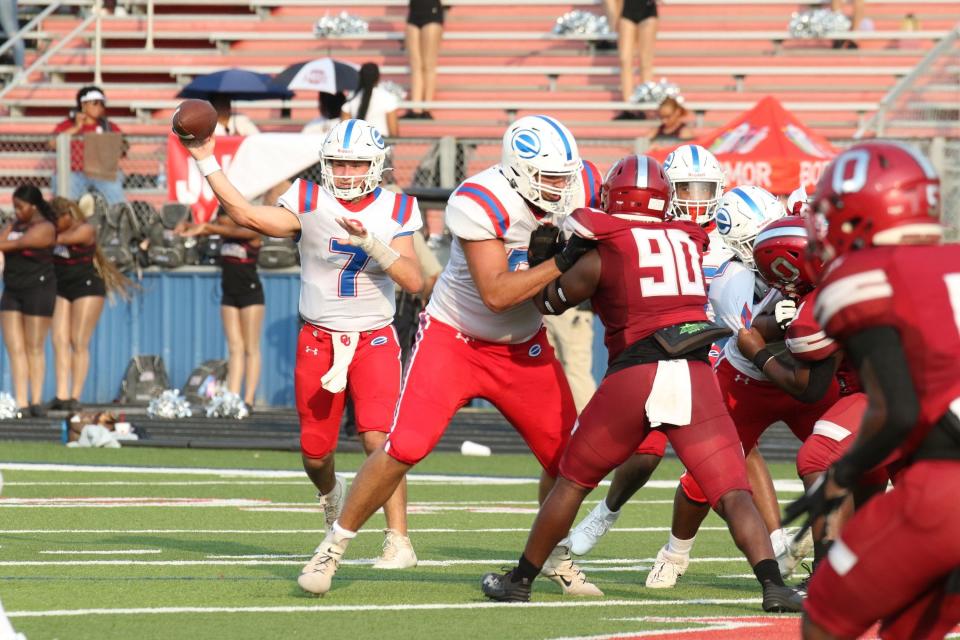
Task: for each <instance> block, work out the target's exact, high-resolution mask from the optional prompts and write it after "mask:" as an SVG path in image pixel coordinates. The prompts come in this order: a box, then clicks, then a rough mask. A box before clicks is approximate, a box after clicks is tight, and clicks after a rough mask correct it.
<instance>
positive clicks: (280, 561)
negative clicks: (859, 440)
mask: <svg viewBox="0 0 960 640" xmlns="http://www.w3.org/2000/svg"><path fill="white" fill-rule="evenodd" d="M213 557H216V556H213ZM309 557H310V555H309V554H303V555H279V554H278V555H254V556H227V558H228V559H217V560H135V559H129V560H72V561H70V560H68V561H65V560H2V561H0V567H43V566H48V565H56V566H72V567H80V566H98V565H103V566H111V565H123V566H130V567H134V566H137V567H205V566H211V567H214V566H224V565H230V566H265V565H266V566H271V565H297V566H299V565H301V564H303V561H304V560H306V559H308V558H309ZM654 560H655V558H616V559H602V560H589V559H585V560H578V561H577V562H578V564H582V565H583V566H585V567H589V566H592V565H599V566H603V565H617V564H620V565H623V564H631V565H632V564H634V563H636V562H653V561H654ZM375 561H376V558H358V559H354V560H344V561H343V562H342V563H341V564H344V565H355V566H365V565H370V564H373V563H374V562H375ZM515 561H516V559H515V558H514V559H493V560H490V559H480V560H420V561H419V562H418V563H417V564H418V566H421V567H456V566H462V565H480V566H486V565H490V566H500V565H507V564H513V563H514V562H515ZM690 561H691V562H736V561H743V558H691V559H690ZM731 577H733V576H731ZM750 577H751V578H752V577H753V576H752V575H751V576H750Z"/></svg>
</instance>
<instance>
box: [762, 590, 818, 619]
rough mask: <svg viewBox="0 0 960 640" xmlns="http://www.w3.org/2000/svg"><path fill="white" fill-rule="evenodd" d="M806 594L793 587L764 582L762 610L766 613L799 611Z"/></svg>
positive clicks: (801, 608)
mask: <svg viewBox="0 0 960 640" xmlns="http://www.w3.org/2000/svg"><path fill="white" fill-rule="evenodd" d="M806 596H807V594H806V593H804V592H803V591H800V590H798V589H795V588H793V587H787V586H784V585H779V584H772V583H769V582H768V583H766V584H764V585H763V604H762V606H763V610H764V611H766V612H767V613H799V612H801V611H803V599H804V598H806Z"/></svg>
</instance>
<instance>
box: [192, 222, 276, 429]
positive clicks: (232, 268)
mask: <svg viewBox="0 0 960 640" xmlns="http://www.w3.org/2000/svg"><path fill="white" fill-rule="evenodd" d="M211 234H215V235H218V236H221V237H223V246H222V248H221V249H220V273H221V279H220V285H221V290H222V292H223V296H222V298H221V299H220V318H221V319H222V320H223V333H224V335H225V336H226V338H227V352H228V353H229V360H228V361H227V389H229V390H230V391H231V392H233V393H236V394H238V395H239V394H240V391H241V386H242V385H243V381H244V375H246V387H245V388H244V389H243V401H244V403H245V404H246V405H247V409H248V410H250V411H252V410H253V403H254V399H255V397H256V395H257V384H259V382H260V335H261V333H262V332H263V331H262V330H263V316H264V313H265V310H266V308H265V306H264V297H263V284H262V283H261V282H260V276H259V275H258V274H257V257H258V256H259V255H260V246H261V245H262V244H263V240H262V238H261V236H260V234H259V233H257V232H256V231H251V230H250V229H247V228H246V227H241V226H240V225H238V224H237V223H236V222H234V221H233V219H232V218H230V216H227V215H222V216H218V217H217V218H216V220H215V221H213V222H205V223H203V224H199V225H194V226H188V227H187V228H186V229H185V230H183V231H182V232H181V235H184V236H199V235H211Z"/></svg>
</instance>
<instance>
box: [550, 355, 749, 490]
mask: <svg viewBox="0 0 960 640" xmlns="http://www.w3.org/2000/svg"><path fill="white" fill-rule="evenodd" d="M689 367H690V384H691V387H692V390H693V407H692V413H691V421H690V424H689V425H686V426H682V427H676V426H669V427H661V428H660V429H662V430H663V431H664V433H665V435H666V437H667V438H668V439H669V440H670V444H671V445H672V446H673V448H674V450H675V451H676V452H677V456H678V457H679V458H680V461H681V462H683V464H684V465H685V466H686V467H687V468H688V469H689V470H690V472H691V473H692V474H693V475H694V476H696V477H697V478H699V479H700V481H701V483H702V486H703V487H704V491H705V492H706V494H707V498H708V499H709V501H710V503H711V504H716V503H717V502H718V501H719V500H720V498H721V497H722V496H723V495H724V494H726V493H728V492H729V491H732V490H735V489H742V490H745V491H749V490H750V485H749V483H748V482H747V471H746V466H745V464H744V459H743V450H742V449H741V448H740V442H739V441H738V439H737V432H736V429H734V427H733V422H732V421H731V420H730V415H729V414H728V413H727V408H726V407H725V406H724V404H723V400H722V399H721V397H720V389H719V388H718V387H717V380H716V378H715V377H714V375H713V370H712V369H711V368H710V365H708V364H706V363H704V362H694V361H691V362H690V363H689ZM656 373H657V364H656V363H651V364H642V365H636V366H633V367H628V368H626V369H623V370H621V371H618V372H616V373H614V374H612V375H609V376H607V377H606V378H604V380H603V382H601V383H600V387H599V388H598V389H597V392H596V393H595V394H594V396H593V398H592V399H591V400H590V403H589V404H588V405H587V406H586V408H584V410H583V413H581V414H580V418H579V420H578V421H577V428H576V429H575V430H574V432H573V435H572V436H571V438H570V444H569V445H568V446H567V450H566V452H565V453H564V454H563V459H562V460H561V461H560V475H562V476H563V477H564V478H566V479H568V480H570V481H572V482H576V483H577V484H579V485H581V486H584V487H590V488H593V487H596V486H597V484H599V482H600V481H601V480H602V479H603V478H604V477H605V476H606V475H607V474H608V473H609V472H610V471H611V470H613V469H615V468H616V467H618V466H620V465H621V464H622V463H623V462H624V461H625V460H626V459H627V458H628V457H630V455H632V454H633V453H634V452H636V450H637V445H639V444H640V443H641V442H642V441H643V439H644V438H645V437H646V436H647V433H648V432H649V431H650V427H649V422H648V421H647V416H646V408H645V405H646V402H647V397H648V396H649V395H650V389H651V387H652V386H653V380H654V377H655V376H656ZM660 429H658V430H660Z"/></svg>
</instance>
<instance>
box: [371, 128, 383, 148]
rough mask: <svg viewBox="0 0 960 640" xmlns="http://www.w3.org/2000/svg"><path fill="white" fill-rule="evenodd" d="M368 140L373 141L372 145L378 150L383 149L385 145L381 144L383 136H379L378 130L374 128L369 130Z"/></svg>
mask: <svg viewBox="0 0 960 640" xmlns="http://www.w3.org/2000/svg"><path fill="white" fill-rule="evenodd" d="M370 138H371V139H372V140H373V144H374V145H376V147H377V148H378V149H383V148H384V147H386V146H387V145H386V144H385V143H384V142H383V136H382V135H380V130H379V129H377V128H376V127H371V128H370Z"/></svg>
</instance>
